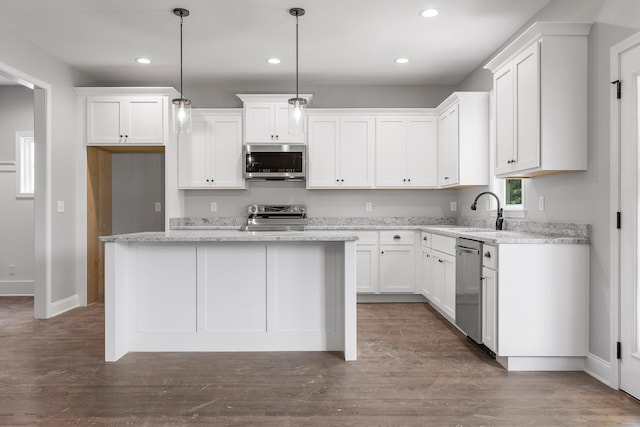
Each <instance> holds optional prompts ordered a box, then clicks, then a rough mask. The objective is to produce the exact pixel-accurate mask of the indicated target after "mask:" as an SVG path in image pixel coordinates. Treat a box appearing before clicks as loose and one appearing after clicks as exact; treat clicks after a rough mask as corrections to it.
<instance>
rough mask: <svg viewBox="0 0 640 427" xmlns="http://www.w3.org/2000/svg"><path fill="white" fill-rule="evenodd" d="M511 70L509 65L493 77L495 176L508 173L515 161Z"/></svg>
mask: <svg viewBox="0 0 640 427" xmlns="http://www.w3.org/2000/svg"><path fill="white" fill-rule="evenodd" d="M513 74H514V73H513V69H512V68H511V66H510V65H508V66H506V67H504V68H502V69H501V70H499V71H497V72H496V74H495V75H494V80H493V88H494V96H495V126H496V174H497V175H500V174H504V173H509V172H511V170H512V161H513V160H514V159H515V155H514V144H515V141H514V139H515V128H514V110H513V109H514V102H513V101H514V97H515V95H514V91H513V85H514V80H513Z"/></svg>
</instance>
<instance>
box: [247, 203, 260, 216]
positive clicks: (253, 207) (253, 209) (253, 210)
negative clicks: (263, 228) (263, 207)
mask: <svg viewBox="0 0 640 427" xmlns="http://www.w3.org/2000/svg"><path fill="white" fill-rule="evenodd" d="M248 211H249V213H250V214H255V213H258V205H249V209H248Z"/></svg>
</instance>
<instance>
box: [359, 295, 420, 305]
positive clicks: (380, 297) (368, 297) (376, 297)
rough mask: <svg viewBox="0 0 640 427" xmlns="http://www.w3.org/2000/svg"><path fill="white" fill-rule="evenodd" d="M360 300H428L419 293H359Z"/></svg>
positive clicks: (366, 301)
mask: <svg viewBox="0 0 640 427" xmlns="http://www.w3.org/2000/svg"><path fill="white" fill-rule="evenodd" d="M357 298H358V302H364V303H371V302H382V303H387V302H426V301H427V300H426V299H425V298H424V297H423V296H422V295H418V294H358V297H357Z"/></svg>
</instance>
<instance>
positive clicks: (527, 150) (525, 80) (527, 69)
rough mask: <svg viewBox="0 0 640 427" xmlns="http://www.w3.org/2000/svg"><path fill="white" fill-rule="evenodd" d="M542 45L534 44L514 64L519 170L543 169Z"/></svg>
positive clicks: (517, 166) (516, 156) (517, 160)
mask: <svg viewBox="0 0 640 427" xmlns="http://www.w3.org/2000/svg"><path fill="white" fill-rule="evenodd" d="M538 49H539V44H538V43H534V44H533V45H532V46H531V47H530V48H529V49H527V50H526V51H524V52H522V54H520V55H519V56H517V57H516V59H515V60H514V64H513V67H514V70H515V78H516V84H515V91H516V97H515V102H516V106H515V119H516V122H515V123H516V142H517V143H516V153H515V157H514V159H515V160H516V164H515V170H524V169H530V168H535V167H538V166H540V67H539V61H538Z"/></svg>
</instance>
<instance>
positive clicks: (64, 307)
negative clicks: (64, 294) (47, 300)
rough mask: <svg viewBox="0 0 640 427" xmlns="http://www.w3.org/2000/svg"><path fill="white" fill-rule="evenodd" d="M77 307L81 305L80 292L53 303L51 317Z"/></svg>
mask: <svg viewBox="0 0 640 427" xmlns="http://www.w3.org/2000/svg"><path fill="white" fill-rule="evenodd" d="M76 307H80V297H79V296H78V294H75V295H71V296H70V297H68V298H64V299H61V300H60V301H56V302H54V303H51V317H53V316H57V315H59V314H62V313H64V312H66V311H69V310H73V309H74V308H76Z"/></svg>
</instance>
